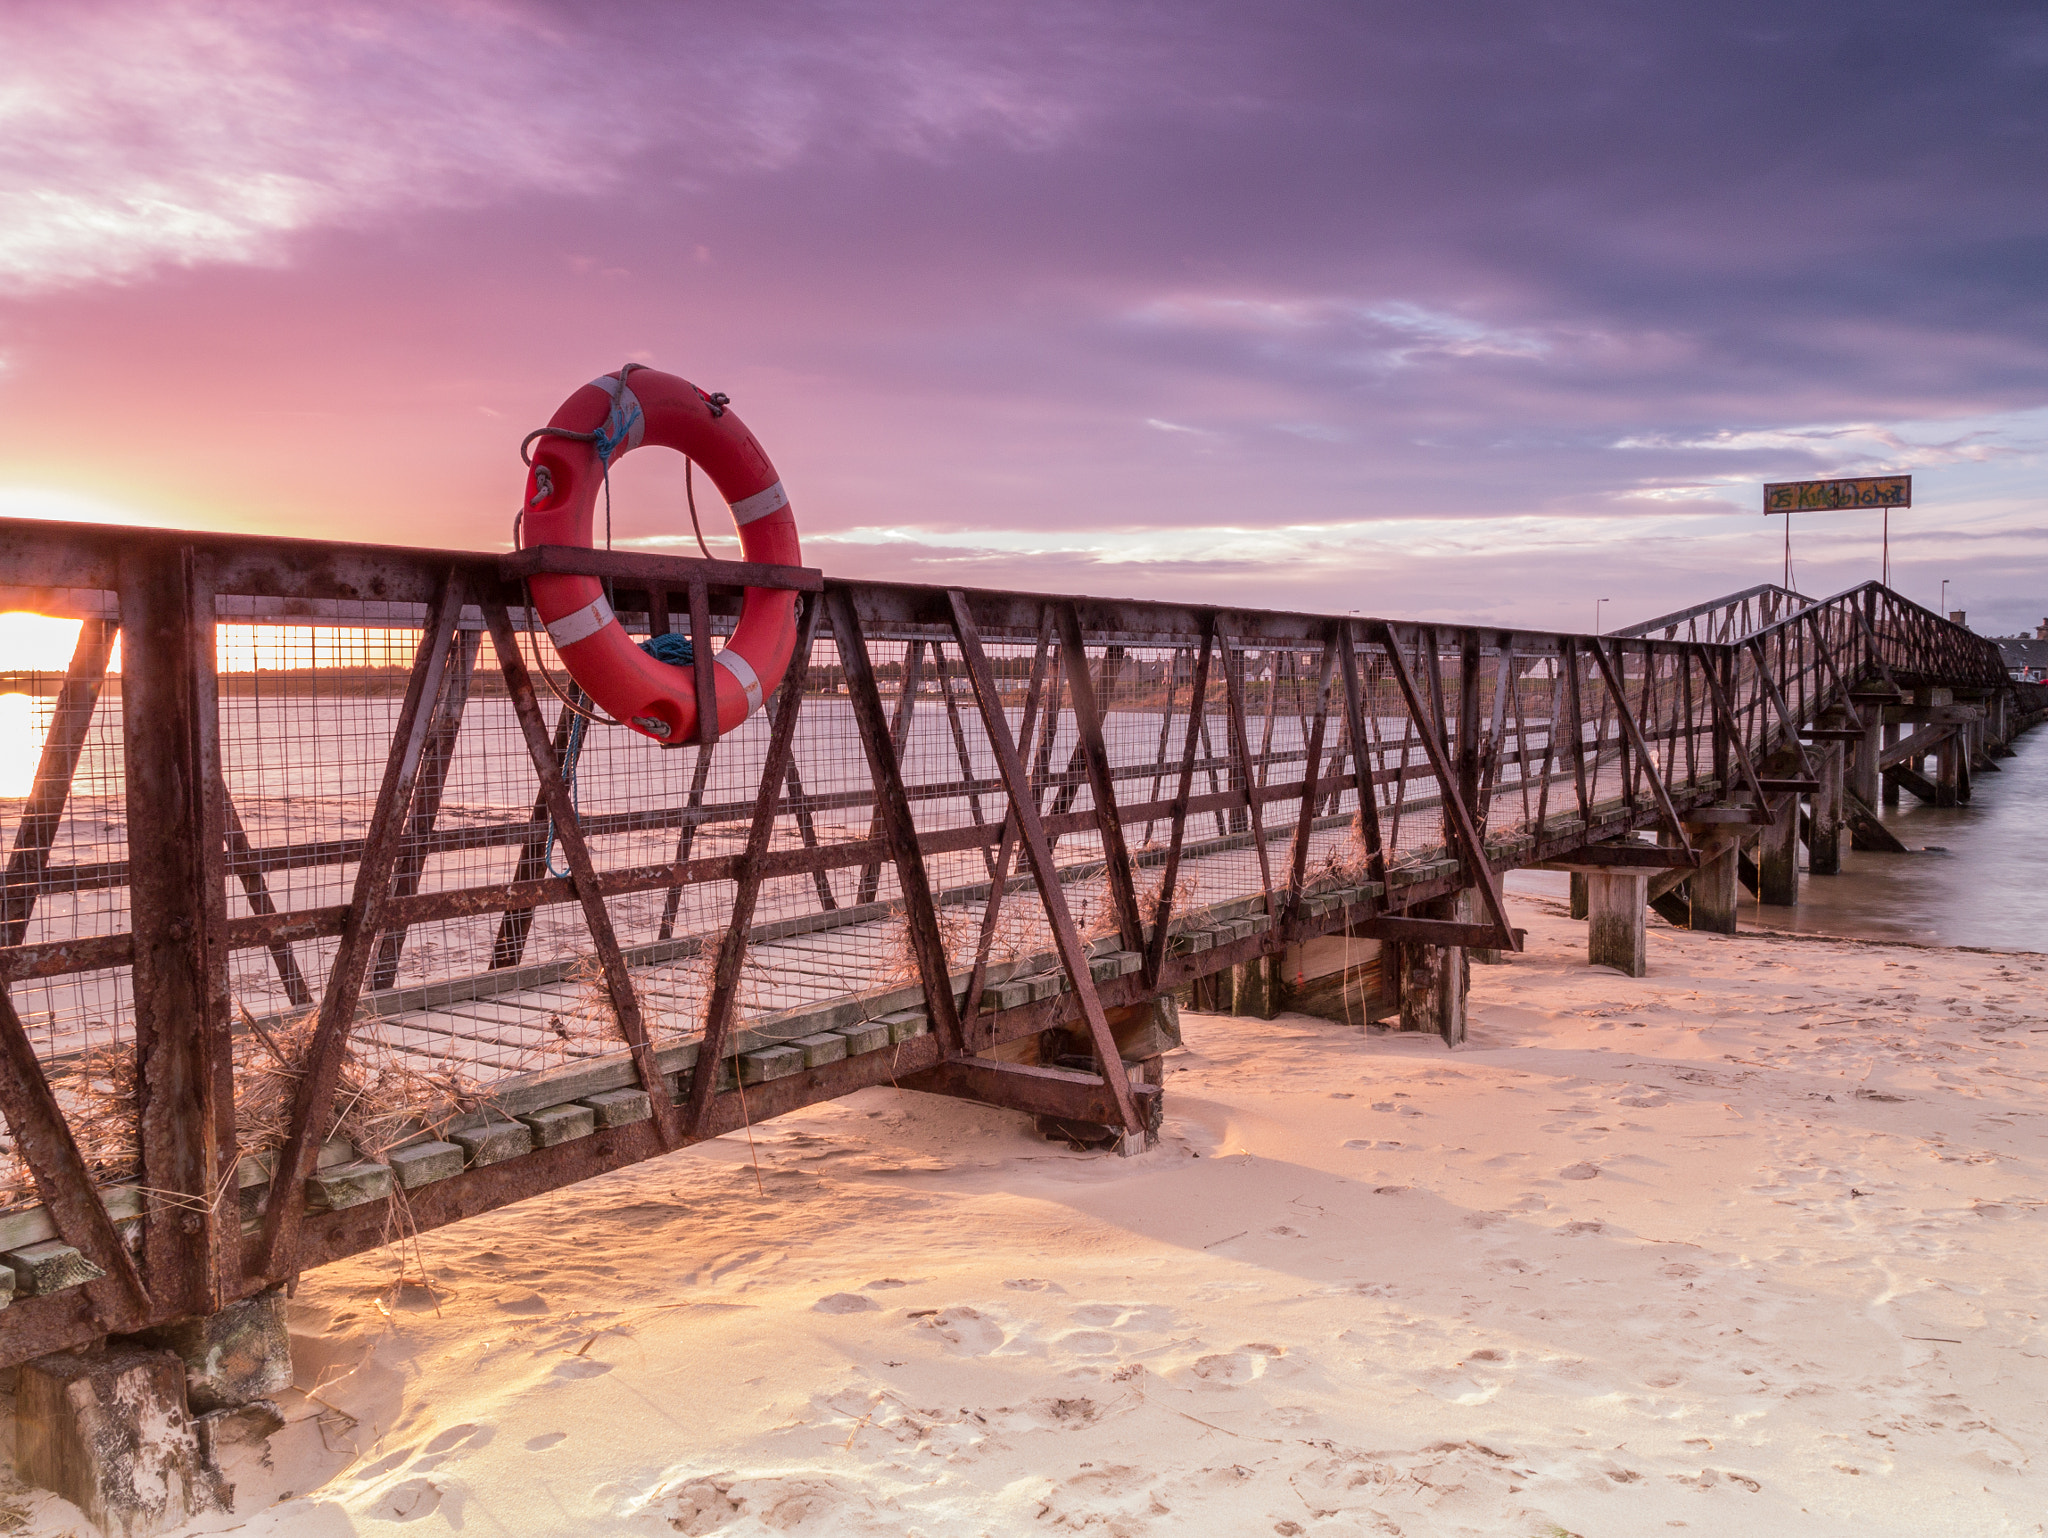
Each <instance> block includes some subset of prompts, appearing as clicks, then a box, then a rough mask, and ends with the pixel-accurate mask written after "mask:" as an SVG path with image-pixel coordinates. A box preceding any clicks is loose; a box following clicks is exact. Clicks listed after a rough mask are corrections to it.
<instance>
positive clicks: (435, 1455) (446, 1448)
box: [407, 1422, 498, 1474]
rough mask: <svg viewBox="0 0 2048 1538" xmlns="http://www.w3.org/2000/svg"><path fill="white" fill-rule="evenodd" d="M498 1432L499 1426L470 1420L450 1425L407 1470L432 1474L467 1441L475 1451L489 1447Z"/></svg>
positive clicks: (423, 1450)
mask: <svg viewBox="0 0 2048 1538" xmlns="http://www.w3.org/2000/svg"><path fill="white" fill-rule="evenodd" d="M497 1434H498V1428H497V1427H495V1426H478V1425H475V1424H473V1423H468V1422H465V1423H464V1424H462V1425H460V1426H450V1427H449V1428H448V1429H447V1430H446V1431H444V1432H442V1433H441V1434H440V1435H439V1436H437V1437H435V1438H434V1440H433V1441H431V1442H429V1443H428V1444H427V1445H426V1447H425V1448H424V1449H422V1451H421V1456H420V1458H419V1461H418V1462H416V1463H414V1464H413V1466H412V1468H411V1469H410V1470H408V1471H407V1472H409V1473H413V1474H431V1473H432V1472H433V1471H434V1470H435V1469H437V1468H439V1467H440V1466H441V1465H442V1464H444V1463H446V1462H447V1461H448V1460H449V1459H450V1458H452V1457H453V1456H454V1455H455V1452H456V1450H457V1449H458V1448H460V1447H461V1446H462V1445H463V1444H464V1443H465V1442H466V1443H468V1444H469V1446H470V1449H471V1450H472V1451H474V1450H475V1449H477V1448H479V1447H488V1446H489V1445H490V1442H491V1439H492V1438H493V1437H495V1436H496V1435H497Z"/></svg>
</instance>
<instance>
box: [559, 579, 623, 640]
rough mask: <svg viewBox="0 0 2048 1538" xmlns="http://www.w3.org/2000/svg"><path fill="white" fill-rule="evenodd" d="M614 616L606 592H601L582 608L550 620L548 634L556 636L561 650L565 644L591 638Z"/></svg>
mask: <svg viewBox="0 0 2048 1538" xmlns="http://www.w3.org/2000/svg"><path fill="white" fill-rule="evenodd" d="M614 618H616V616H615V615H614V614H613V613H612V606H611V605H610V604H608V603H606V602H605V601H604V594H602V593H599V594H598V595H597V596H596V597H595V598H593V599H591V600H590V602H589V603H587V604H585V605H584V606H583V607H582V608H580V609H577V610H575V611H574V612H572V613H569V614H564V615H563V616H562V617H561V618H560V619H558V620H550V621H549V622H548V634H549V635H550V636H551V637H553V638H554V643H555V646H556V648H557V649H558V650H559V649H560V648H562V647H564V646H574V645H575V644H576V643H577V642H578V641H587V640H589V639H590V638H591V637H592V636H594V635H596V634H597V633H598V632H599V631H600V630H602V629H604V627H605V626H607V625H609V624H610V623H611V622H612V620H613V619H614Z"/></svg>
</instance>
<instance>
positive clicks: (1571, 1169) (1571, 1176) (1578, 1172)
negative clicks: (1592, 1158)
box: [1557, 1163, 1600, 1180]
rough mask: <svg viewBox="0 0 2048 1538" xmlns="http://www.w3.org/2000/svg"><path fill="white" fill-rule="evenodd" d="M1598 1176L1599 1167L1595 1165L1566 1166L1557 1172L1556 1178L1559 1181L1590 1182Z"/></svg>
mask: <svg viewBox="0 0 2048 1538" xmlns="http://www.w3.org/2000/svg"><path fill="white" fill-rule="evenodd" d="M1599 1174H1600V1166H1599V1165H1597V1164H1586V1163H1579V1164H1567V1165H1566V1166H1565V1167H1564V1168H1563V1169H1561V1170H1559V1171H1558V1172H1557V1178H1558V1179H1560V1180H1592V1179H1595V1178H1597V1177H1598V1175H1599Z"/></svg>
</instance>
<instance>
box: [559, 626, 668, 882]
mask: <svg viewBox="0 0 2048 1538" xmlns="http://www.w3.org/2000/svg"><path fill="white" fill-rule="evenodd" d="M640 650H642V651H644V652H645V653H647V655H648V656H650V657H652V658H653V659H654V660H655V661H657V662H666V663H669V664H670V665H672V666H674V667H688V666H689V665H690V664H692V663H694V662H695V661H696V660H697V648H696V647H694V646H692V645H691V644H690V638H689V637H688V636H681V635H676V634H675V633H674V632H670V633H669V634H667V635H658V636H649V637H648V638H647V639H646V640H644V641H642V642H641V643H640ZM589 725H590V721H589V719H588V718H587V717H585V716H581V715H579V716H577V717H576V720H575V724H574V725H572V726H571V727H570V728H569V745H568V747H567V749H565V750H564V752H563V754H562V784H563V785H564V786H565V787H567V789H568V792H569V805H570V806H571V807H572V808H574V809H575V811H576V813H577V815H578V816H579V817H580V816H581V815H582V811H583V807H582V802H581V800H580V798H579V797H578V795H577V793H576V768H577V765H578V763H579V762H580V761H581V760H582V757H583V732H584V728H585V727H587V726H589ZM544 858H545V859H546V862H547V869H548V874H549V875H550V876H567V875H568V874H569V873H568V872H567V871H565V870H556V869H555V819H554V816H553V814H552V813H550V814H549V816H548V847H547V852H546V855H545V857H544Z"/></svg>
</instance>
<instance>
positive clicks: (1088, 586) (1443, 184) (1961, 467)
mask: <svg viewBox="0 0 2048 1538" xmlns="http://www.w3.org/2000/svg"><path fill="white" fill-rule="evenodd" d="M4 30H5V43H6V45H5V47H4V49H0V516H25V517H45V518H64V519H90V520H97V521H113V522H134V523H146V524H153V525H161V526H182V527H193V528H204V529H215V530H247V531H255V532H267V533H287V534H295V535H314V536H323V537H331V538H337V539H368V540H379V541H388V542H396V543H404V544H415V545H433V546H444V547H454V548H465V549H496V548H502V547H503V546H504V545H505V544H506V542H507V541H508V539H509V533H510V520H511V515H512V511H513V508H514V506H515V504H516V502H517V499H518V496H519V489H520V486H521V479H522V472H521V468H520V465H519V461H518V458H517V447H518V443H519V439H520V437H521V436H522V435H523V434H524V432H525V431H526V430H527V429H528V428H530V427H534V426H537V425H539V424H540V423H542V422H544V421H546V420H547V418H548V417H549V416H550V415H551V414H552V413H553V411H554V409H555V408H556V406H557V405H558V404H559V403H560V402H561V401H562V399H563V398H564V397H566V396H567V395H568V394H569V393H570V392H571V391H572V390H573V389H575V388H576V387H577V386H578V385H580V384H582V383H584V382H585V381H587V380H589V379H591V378H593V377H594V376H596V375H598V374H600V373H602V372H605V371H608V370H611V369H615V368H617V367H618V366H619V365H620V364H621V363H623V362H627V361H634V362H642V363H648V364H652V365H655V366H657V367H660V368H663V369H666V370H669V371H671V372H674V373H678V374H682V375H684V376H685V377H687V378H690V379H692V380H694V381H696V382H697V383H698V384H700V385H702V386H703V387H704V388H706V389H714V390H723V391H725V392H726V393H727V394H729V395H730V396H731V397H732V400H733V403H734V409H735V410H736V411H737V412H739V413H740V414H741V415H742V416H743V417H744V419H745V420H746V422H747V423H748V424H749V425H750V426H751V427H752V428H753V430H754V431H755V433H756V434H757V435H758V436H759V438H760V439H761V441H762V443H763V444H764V445H765V446H766V448H767V450H768V452H769V453H770V455H771V456H773V458H774V460H775V462H776V464H777V467H778V468H779V469H780V471H781V473H782V476H783V479H784V483H785V485H786V486H787V487H788V489H789V491H790V495H791V499H792V503H793V505H794V507H795V509H796V513H797V518H798V521H799V524H800V526H801V528H802V531H803V539H804V554H805V558H806V560H807V561H809V562H811V563H813V564H816V565H819V566H822V567H823V568H824V569H825V570H826V571H827V572H828V573H831V574H834V575H842V576H865V577H884V578H900V579H902V580H906V581H919V582H947V583H961V584H967V585H975V586H992V587H994V586H1000V587H1017V588H1026V589H1036V590H1047V591H1071V592H1088V593H1096V594H1105V595H1116V596H1136V597H1149V598H1179V599H1185V600H1190V601H1200V602H1210V603H1229V604H1239V605H1245V606H1259V607H1273V608H1289V609H1311V610H1321V611H1337V612H1341V611H1346V610H1357V611H1359V612H1362V613H1367V614H1381V615H1389V616H1397V617H1415V618H1439V619H1460V620H1473V621H1481V622H1499V623H1511V624H1522V625H1527V626H1532V627H1542V628H1566V629H1575V630H1582V629H1587V628H1590V627H1591V626H1592V624H1593V623H1594V620H1595V617H1596V614H1599V615H1600V616H1601V618H1602V619H1603V620H1604V622H1605V623H1606V624H1608V625H1613V624H1615V623H1617V622H1620V623H1626V622H1627V621H1629V620H1632V619H1638V618H1645V617H1648V616H1649V615H1652V614H1655V613H1659V612H1662V611H1664V610H1668V609H1673V608H1677V607H1681V606H1684V605H1687V604H1690V603H1693V602H1696V601H1699V600H1702V599H1705V598H1708V597H1712V596H1714V595H1716V594H1720V593H1724V592H1729V591H1733V590H1735V589H1739V588H1742V587H1746V586H1748V585H1750V584H1752V583H1756V582H1763V581H1773V580H1776V579H1777V578H1778V577H1779V575H1780V573H1781V559H1782V546H1781V538H1782V534H1783V529H1782V524H1781V521H1779V520H1775V519H1772V520H1767V519H1765V518H1764V517H1763V516H1762V513H1761V492H1760V484H1761V483H1762V482H1763V481H1766V480H1788V479H1799V478H1806V477H1812V476H1821V475H1835V474H1869V473H1876V472H1879V471H1909V472H1911V473H1912V474H1913V475H1914V476H1915V488H1916V500H1917V502H1918V503H1919V505H1918V506H1917V507H1915V508H1914V509H1913V510H1912V511H1910V512H1900V513H1897V514H1895V515H1894V516H1893V518H1892V541H1891V545H1892V561H1893V571H1894V585H1895V586H1897V587H1899V588H1900V589H1901V590H1902V591H1904V592H1905V593H1906V594H1907V595H1908V596H1909V597H1912V598H1915V599H1917V600H1919V601H1922V602H1924V603H1927V604H1929V605H1934V604H1936V603H1938V602H1940V601H1941V599H1940V595H1941V591H1942V588H1941V584H1942V582H1943V581H1944V580H1946V581H1947V582H1948V584H1949V586H1948V589H1947V601H1948V604H1949V606H1950V607H1952V608H1962V609H1965V610H1966V611H1968V613H1969V615H1970V622H1971V624H1972V625H1973V626H1974V627H1975V628H1977V629H1979V630H1981V631H1985V632H1987V633H1995V634H2006V633H2012V632H2014V631H2016V630H2018V629H2020V628H2021V627H2022V626H2024V627H2026V628H2028V629H2029V630H2031V628H2032V626H2033V625H2034V624H2035V623H2037V622H2039V621H2040V620H2041V618H2042V616H2043V615H2048V517H2044V516H2043V513H2044V510H2048V479H2044V473H2048V284H2044V278H2048V186H2044V183H2048V8H2044V7H2042V6H2041V5H2040V4H2039V3H2038V0H2028V3H2024V4H1988V3H1970V0H1951V3H1946V4H1943V5H1939V6H1933V5H1927V4H1925V3H1914V4H1896V3H1886V0H1856V3H1846V0H1842V3H1825V4H1816V3H1801V0H1769V3H1764V4H1754V5H1752V4H1742V3H1725V0H1716V3H1714V4H1710V5H1693V6H1680V5H1644V4H1641V3H1640V0H1636V3H1627V4H1619V3H1616V4H1608V3H1547V4H1546V3H1542V0H1513V3H1491V0H1471V3H1462V4H1448V5H1446V4H1436V5H1426V4H1419V3H1415V4H1402V5H1385V4H1367V3H1354V4H1338V3H1327V4H1315V3H1294V0H1268V3H1264V4H1260V5H1253V6H1247V5H1244V4H1241V3H1232V4H1204V3H1200V0H1181V3H1176V4H1172V5H1153V4H1146V3H1142V0H1126V3H1119V4H1116V5H1105V4H1099V3H1098V4H1090V5H1073V4H1066V3H1063V0H1036V3H1034V4H1031V5H1029V6H1019V5H1015V4H996V5H984V4H978V3H975V0H947V3H935V4H928V5H926V4H894V3H886V0H866V3H862V4H858V5H853V4H847V5H836V4H803V3H777V0H755V3H750V4H745V5H735V4H731V3H730V0H724V3H719V4H707V3H694V0H677V3H667V4H659V5H645V6H640V5H622V4H611V5H607V4H602V3H579V4H575V5H569V4H563V5H548V4H538V3H499V0H459V3H441V4H434V3H427V0H409V3H407V4H403V5H390V6H386V5H377V4H356V3H348V0H340V3H334V0H328V3H322V4H319V5H300V4H294V3H291V0H265V3H262V4H236V3H232V0H209V3H206V4H190V5H184V4H178V3H174V0H149V3H146V4H94V3H90V0H65V3H62V4H43V3H39V0H12V3H11V4H10V5H9V6H8V7H7V14H6V20H5V23H4ZM615 484H616V486H617V489H618V493H619V495H618V502H617V509H616V512H615V518H614V537H615V540H616V541H618V542H620V543H630V544H638V545H640V546H642V547H645V548H651V549H664V550H672V551H674V552H676V553H678V554H680V553H683V550H684V548H685V547H686V546H687V547H689V548H694V545H693V542H691V540H690V536H689V533H688V519H687V515H686V514H685V513H684V512H683V508H682V496H681V492H682V478H681V465H680V461H679V460H678V459H677V458H676V457H675V456H674V455H672V454H669V453H667V452H665V451H659V450H654V449H644V450H641V451H639V452H638V453H635V454H633V455H631V456H629V457H628V458H627V459H625V460H624V461H622V462H621V464H620V466H619V468H618V471H617V473H616V476H615ZM721 516H722V515H714V518H713V524H714V527H713V528H712V529H708V530H707V532H712V533H715V532H719V531H718V529H717V528H716V525H717V524H718V522H719V519H720V517H721ZM1878 536H1879V527H1878V519H1877V518H1876V516H1875V515H1867V514H1836V515H1827V516H1821V515H1815V516H1811V517H1805V518H1801V519H1799V520H1798V521H1797V522H1796V524H1795V527H1794V530H1793V539H1794V545H1793V555H1794V561H1795V581H1796V584H1797V585H1798V586H1799V587H1800V588H1801V589H1802V590H1804V591H1807V592H1810V593H1815V594H1826V593H1831V592H1834V591H1837V590H1839V589H1841V588H1844V587H1847V586H1850V585H1852V584H1854V583H1856V582H1860V581H1863V580H1866V579H1867V578H1870V577H1873V576H1875V575H1877V572H1878V565H1879V548H1878ZM728 544H729V542H728ZM718 548H720V547H719V546H718V544H717V543H716V541H714V549H718ZM1602 600H1607V602H1606V604H1605V605H1604V609H1603V607H1602V605H1601V601H1602Z"/></svg>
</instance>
